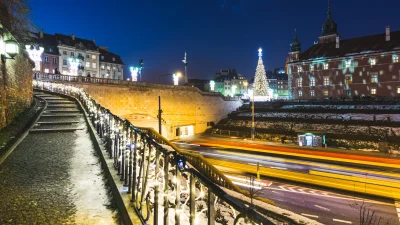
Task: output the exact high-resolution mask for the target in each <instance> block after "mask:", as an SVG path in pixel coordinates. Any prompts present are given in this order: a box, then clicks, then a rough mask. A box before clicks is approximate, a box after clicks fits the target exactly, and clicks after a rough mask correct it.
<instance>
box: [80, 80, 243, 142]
mask: <svg viewBox="0 0 400 225" xmlns="http://www.w3.org/2000/svg"><path fill="white" fill-rule="evenodd" d="M74 85H77V86H79V87H82V88H83V89H84V90H85V91H86V92H87V93H88V94H89V95H90V96H91V97H92V98H93V99H95V100H96V101H97V102H98V103H99V104H101V105H102V106H104V107H106V108H108V109H110V110H111V112H112V113H114V114H116V115H118V116H120V117H123V118H125V119H128V120H130V121H131V122H132V124H134V125H136V126H148V127H153V128H155V129H156V130H158V123H157V115H158V96H161V108H162V111H163V114H162V119H163V122H162V125H163V129H162V132H163V135H164V136H165V137H167V138H169V139H173V138H175V137H177V135H176V131H177V128H179V127H181V126H186V125H193V126H194V132H195V133H196V134H197V133H201V132H203V131H205V130H206V129H207V128H209V127H210V122H214V123H215V124H216V123H217V122H218V121H219V120H221V119H223V118H225V117H226V116H227V115H228V113H230V112H232V111H235V110H236V109H237V108H238V107H240V106H241V105H242V102H241V101H240V100H224V99H223V98H222V97H221V96H219V95H215V94H212V95H211V94H207V93H203V92H200V91H199V90H198V89H197V88H192V87H182V86H171V85H152V84H148V86H143V85H142V86H125V85H111V84H87V83H86V84H84V83H74Z"/></svg>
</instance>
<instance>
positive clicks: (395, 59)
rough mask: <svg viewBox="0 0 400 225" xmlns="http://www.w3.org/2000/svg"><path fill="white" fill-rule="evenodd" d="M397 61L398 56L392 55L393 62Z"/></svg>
mask: <svg viewBox="0 0 400 225" xmlns="http://www.w3.org/2000/svg"><path fill="white" fill-rule="evenodd" d="M398 62H399V56H397V55H394V56H393V63H398Z"/></svg>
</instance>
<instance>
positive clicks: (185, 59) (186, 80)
mask: <svg viewBox="0 0 400 225" xmlns="http://www.w3.org/2000/svg"><path fill="white" fill-rule="evenodd" d="M182 62H183V63H184V64H185V84H187V83H189V81H188V80H189V79H188V74H187V64H188V61H187V54H186V51H185V57H184V58H183V60H182Z"/></svg>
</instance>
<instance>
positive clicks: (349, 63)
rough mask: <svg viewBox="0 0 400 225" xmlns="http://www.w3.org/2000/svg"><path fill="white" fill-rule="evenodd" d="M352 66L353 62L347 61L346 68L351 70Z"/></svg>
mask: <svg viewBox="0 0 400 225" xmlns="http://www.w3.org/2000/svg"><path fill="white" fill-rule="evenodd" d="M350 66H351V60H347V61H346V68H350Z"/></svg>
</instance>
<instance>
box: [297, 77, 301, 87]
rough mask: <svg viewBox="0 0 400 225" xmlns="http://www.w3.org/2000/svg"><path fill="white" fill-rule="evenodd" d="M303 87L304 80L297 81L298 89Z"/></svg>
mask: <svg viewBox="0 0 400 225" xmlns="http://www.w3.org/2000/svg"><path fill="white" fill-rule="evenodd" d="M301 86H302V79H301V78H300V79H297V87H301Z"/></svg>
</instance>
